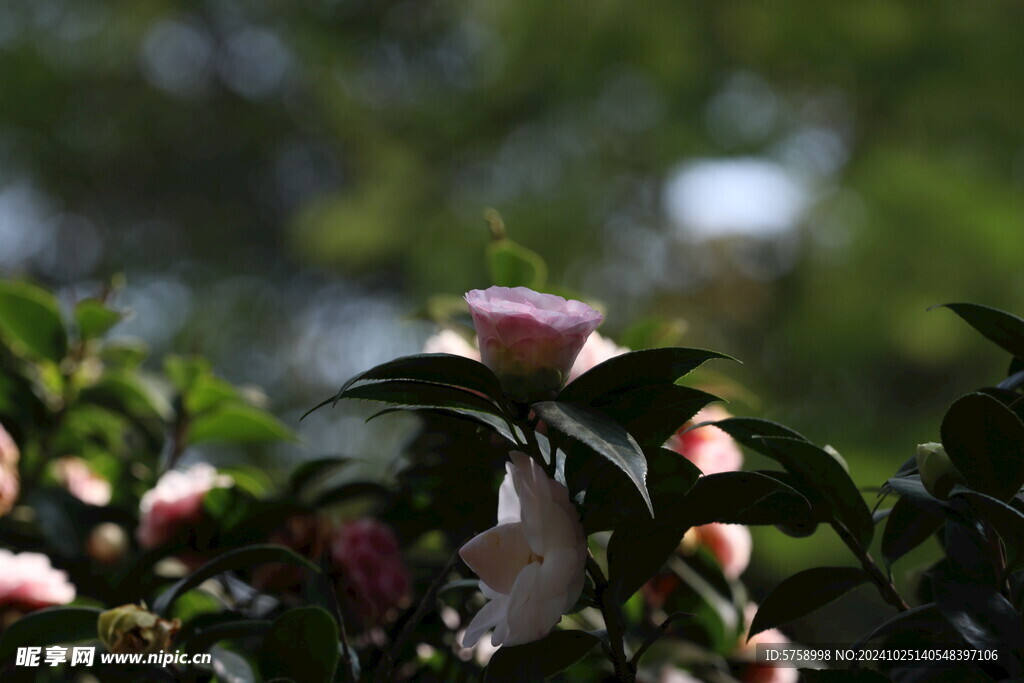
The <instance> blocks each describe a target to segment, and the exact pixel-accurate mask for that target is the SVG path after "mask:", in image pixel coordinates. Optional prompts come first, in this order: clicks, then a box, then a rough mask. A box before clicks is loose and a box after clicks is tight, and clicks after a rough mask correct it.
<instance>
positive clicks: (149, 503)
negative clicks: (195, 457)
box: [135, 463, 233, 548]
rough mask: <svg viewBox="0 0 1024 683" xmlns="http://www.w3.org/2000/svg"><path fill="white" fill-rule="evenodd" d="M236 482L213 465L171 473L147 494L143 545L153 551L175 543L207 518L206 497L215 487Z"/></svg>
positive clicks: (142, 518) (141, 530)
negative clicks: (159, 546) (204, 515)
mask: <svg viewBox="0 0 1024 683" xmlns="http://www.w3.org/2000/svg"><path fill="white" fill-rule="evenodd" d="M232 483H233V480H232V479H231V477H229V476H227V475H224V474H217V470H216V469H214V468H213V466H212V465H208V464H206V463H198V464H196V465H193V466H192V467H190V468H189V469H187V470H184V471H179V470H170V471H169V472H167V473H166V474H164V476H162V477H160V480H159V481H158V482H157V483H156V486H155V487H153V488H152V489H150V490H149V491H147V492H146V493H145V494H144V495H143V496H142V500H141V502H140V504H139V509H140V512H141V515H140V519H139V528H138V529H137V530H136V532H135V535H136V537H137V538H138V540H139V545H141V546H142V547H144V548H153V547H156V546H158V545H161V544H163V543H167V542H168V541H170V540H172V539H173V538H174V537H175V536H176V535H177V534H178V533H179V532H180V531H182V530H183V529H184V528H185V527H187V526H189V525H190V524H195V523H196V522H198V521H199V520H200V519H202V517H203V498H204V497H205V496H206V494H207V492H209V491H210V490H211V489H214V488H222V487H227V486H231V484H232Z"/></svg>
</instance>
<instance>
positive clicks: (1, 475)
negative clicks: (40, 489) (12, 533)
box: [0, 425, 21, 517]
mask: <svg viewBox="0 0 1024 683" xmlns="http://www.w3.org/2000/svg"><path fill="white" fill-rule="evenodd" d="M20 458H21V452H20V451H19V450H18V444H16V443H14V439H12V438H11V435H10V434H8V433H7V430H5V429H4V427H3V425H0V517H3V516H4V515H6V514H7V513H8V512H10V511H11V508H13V507H14V503H15V501H17V500H18V494H19V493H20V492H21V483H20V479H19V478H18V460H19V459H20Z"/></svg>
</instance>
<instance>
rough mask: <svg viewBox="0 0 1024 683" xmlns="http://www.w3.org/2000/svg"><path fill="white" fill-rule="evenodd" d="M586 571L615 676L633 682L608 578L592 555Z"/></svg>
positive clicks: (616, 607)
mask: <svg viewBox="0 0 1024 683" xmlns="http://www.w3.org/2000/svg"><path fill="white" fill-rule="evenodd" d="M587 571H588V572H590V576H591V578H593V579H594V586H595V588H596V593H597V604H598V606H599V607H600V608H601V614H603V615H604V625H605V628H606V629H607V630H608V646H609V649H610V651H611V660H612V666H614V667H615V676H616V678H618V679H619V680H620V681H625V682H626V683H635V681H636V671H635V670H634V669H633V665H632V664H631V663H630V662H629V660H628V659H626V650H625V647H626V646H625V643H624V638H625V635H624V633H623V628H622V615H621V614H620V612H619V606H618V604H617V603H616V602H615V599H614V596H611V595H609V594H608V579H607V578H605V575H604V572H603V571H601V566H600V565H599V564H598V563H597V560H595V559H594V556H593V555H589V554H588V555H587Z"/></svg>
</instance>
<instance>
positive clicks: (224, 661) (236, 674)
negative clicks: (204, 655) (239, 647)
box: [210, 646, 256, 683]
mask: <svg viewBox="0 0 1024 683" xmlns="http://www.w3.org/2000/svg"><path fill="white" fill-rule="evenodd" d="M210 656H211V658H212V663H213V673H215V674H216V675H217V682H218V683H256V674H255V672H253V670H252V667H251V666H250V665H249V662H248V660H246V659H245V657H243V656H241V655H239V654H236V653H234V652H232V651H231V650H226V649H224V648H222V647H217V646H215V647H213V648H211V649H210Z"/></svg>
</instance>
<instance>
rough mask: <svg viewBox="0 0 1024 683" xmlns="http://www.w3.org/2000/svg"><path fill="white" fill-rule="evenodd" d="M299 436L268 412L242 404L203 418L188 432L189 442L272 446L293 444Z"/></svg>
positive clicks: (227, 407) (225, 408)
mask: <svg viewBox="0 0 1024 683" xmlns="http://www.w3.org/2000/svg"><path fill="white" fill-rule="evenodd" d="M294 439H295V434H294V433H293V432H292V430H290V429H288V428H287V427H285V426H284V425H283V424H281V422H280V420H278V419H277V418H276V417H274V416H273V415H271V414H270V413H268V412H267V411H265V410H261V409H259V408H254V407H252V406H248V405H245V404H242V403H238V404H234V405H227V406H223V407H221V408H220V409H218V410H216V411H214V412H211V413H207V414H205V415H201V416H199V417H197V418H196V419H195V421H194V422H193V423H192V426H191V427H190V428H189V430H188V443H189V444H192V445H194V444H197V443H202V442H206V441H216V442H227V443H269V442H274V441H293V440H294Z"/></svg>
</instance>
